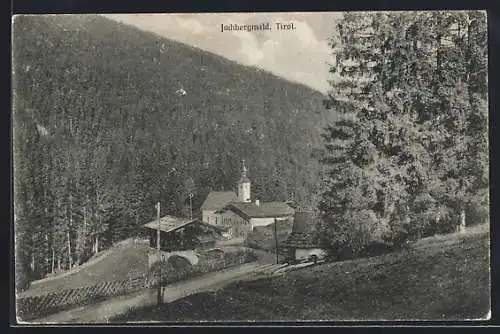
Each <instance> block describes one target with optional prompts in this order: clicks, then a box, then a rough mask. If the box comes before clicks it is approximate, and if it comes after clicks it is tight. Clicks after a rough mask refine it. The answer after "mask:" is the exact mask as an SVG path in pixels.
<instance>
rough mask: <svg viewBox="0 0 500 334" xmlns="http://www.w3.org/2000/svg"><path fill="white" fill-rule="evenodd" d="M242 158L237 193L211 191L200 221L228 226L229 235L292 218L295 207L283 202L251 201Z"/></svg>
mask: <svg viewBox="0 0 500 334" xmlns="http://www.w3.org/2000/svg"><path fill="white" fill-rule="evenodd" d="M247 173H248V169H247V168H246V166H245V161H244V160H243V166H242V170H241V177H240V179H239V181H238V184H237V189H238V193H237V194H234V192H210V193H209V194H208V196H207V199H206V200H205V202H204V203H203V205H202V207H201V210H202V217H203V218H202V220H203V221H204V222H206V223H209V224H213V225H218V226H220V227H223V228H226V229H229V232H228V235H230V236H231V237H245V236H246V235H247V234H248V233H250V232H251V231H253V229H254V228H255V227H257V226H267V225H269V224H272V223H273V222H274V221H275V220H278V221H279V220H288V219H290V218H292V219H293V215H294V209H293V208H292V207H291V206H290V205H289V204H288V203H285V202H260V200H258V199H254V200H253V201H252V196H251V181H250V179H249V178H248V175H247Z"/></svg>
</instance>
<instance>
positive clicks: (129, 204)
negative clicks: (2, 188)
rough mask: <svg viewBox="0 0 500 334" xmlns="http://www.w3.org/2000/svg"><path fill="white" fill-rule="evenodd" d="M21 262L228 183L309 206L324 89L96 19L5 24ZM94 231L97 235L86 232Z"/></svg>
mask: <svg viewBox="0 0 500 334" xmlns="http://www.w3.org/2000/svg"><path fill="white" fill-rule="evenodd" d="M13 33H14V34H13V36H14V44H13V45H14V46H13V55H14V64H13V67H14V78H13V79H14V81H13V88H14V99H13V100H14V106H13V108H14V112H13V129H14V130H13V131H14V132H13V137H14V138H13V145H14V146H13V150H14V167H15V170H14V181H15V185H14V187H15V193H14V197H15V215H16V216H15V219H16V236H17V238H18V239H17V246H19V247H18V254H17V255H18V257H17V259H18V261H17V265H18V269H21V268H24V269H23V270H21V271H20V272H28V271H30V270H28V269H27V268H28V267H29V265H30V264H31V267H32V268H33V266H34V269H35V271H34V272H35V273H36V276H38V277H40V276H41V275H42V274H43V273H46V272H50V271H52V270H53V268H57V267H58V266H59V264H60V265H61V267H62V268H66V267H67V266H68V262H73V263H75V262H76V263H80V262H82V261H84V260H85V258H86V257H87V256H89V255H90V254H91V253H92V249H93V250H94V251H95V249H96V248H102V247H103V245H104V246H106V245H107V244H109V243H111V242H113V241H116V240H119V239H121V238H124V237H126V236H128V235H129V234H130V233H131V232H132V231H135V230H136V229H135V227H136V226H137V225H138V224H142V223H145V222H147V221H148V220H149V219H151V218H152V217H153V216H154V203H155V202H156V201H160V202H161V203H162V213H163V214H167V213H169V214H182V210H183V209H184V208H185V205H186V199H187V195H188V193H189V192H194V193H195V198H194V203H193V204H194V209H195V212H196V209H197V208H198V207H199V206H200V205H201V203H202V201H203V200H204V198H205V196H206V194H207V193H208V191H209V189H210V188H213V189H222V188H224V189H226V190H227V189H233V188H234V187H235V183H236V181H237V179H238V176H239V168H240V161H241V159H246V161H247V166H248V167H249V169H250V175H249V176H250V178H251V180H252V193H253V195H254V197H255V198H260V199H261V200H263V201H266V200H285V199H289V198H290V197H291V196H292V195H293V196H294V197H295V200H296V201H297V202H298V203H300V204H309V202H311V200H313V196H312V194H313V193H314V187H315V184H316V183H317V173H318V171H319V168H320V167H319V164H318V162H317V161H316V159H314V158H311V154H312V153H313V152H314V150H315V148H318V147H321V145H322V141H321V136H320V133H321V132H322V129H323V127H324V126H325V125H326V124H327V123H328V122H331V121H332V120H333V119H334V118H335V113H334V112H332V111H326V110H324V108H323V106H322V102H323V100H324V98H325V97H324V95H322V94H321V93H319V92H317V91H314V90H312V89H310V88H307V87H305V86H303V85H299V84H295V83H291V82H288V81H286V80H284V79H281V78H279V77H276V76H274V75H272V74H270V73H267V72H265V71H262V70H259V69H256V68H251V67H245V66H242V65H239V64H237V63H235V62H232V61H229V60H227V59H224V58H222V57H219V56H216V55H214V54H211V53H208V52H205V51H202V50H199V49H195V48H192V47H189V46H187V45H184V44H181V43H177V42H174V41H171V40H168V39H165V38H161V37H159V36H156V35H154V34H152V33H146V32H143V31H140V30H138V29H136V28H133V27H130V26H127V25H124V24H121V23H117V22H114V21H111V20H108V19H106V18H103V17H100V16H78V17H77V16H72V15H67V16H60V15H58V16H44V17H41V16H24V17H17V18H16V19H15V21H14V30H13ZM96 236H99V237H96Z"/></svg>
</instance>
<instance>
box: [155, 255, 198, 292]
mask: <svg viewBox="0 0 500 334" xmlns="http://www.w3.org/2000/svg"><path fill="white" fill-rule="evenodd" d="M193 273H194V272H193V266H192V265H191V263H190V262H189V261H188V260H187V259H186V258H184V257H182V256H178V255H172V256H171V257H169V258H168V259H167V260H166V261H165V260H162V261H157V262H155V263H153V265H152V266H151V268H150V269H149V272H148V279H149V281H150V285H151V286H157V284H158V278H160V276H161V285H162V286H164V285H167V284H170V283H174V282H177V281H180V280H183V279H186V278H188V277H190V276H192V275H193ZM160 274H161V275H160Z"/></svg>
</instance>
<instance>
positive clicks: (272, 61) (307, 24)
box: [104, 12, 341, 93]
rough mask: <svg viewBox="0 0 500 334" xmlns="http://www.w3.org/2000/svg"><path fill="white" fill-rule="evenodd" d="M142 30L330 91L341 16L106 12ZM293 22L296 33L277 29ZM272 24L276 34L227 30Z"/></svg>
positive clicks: (321, 14) (322, 14)
mask: <svg viewBox="0 0 500 334" xmlns="http://www.w3.org/2000/svg"><path fill="white" fill-rule="evenodd" d="M104 16H106V17H108V18H111V19H113V20H117V21H120V22H123V23H126V24H130V25H133V26H135V27H137V28H139V29H141V30H145V31H149V32H154V33H156V34H158V35H160V36H163V37H166V38H169V39H172V40H175V41H179V42H182V43H185V44H189V45H192V46H194V47H197V48H200V49H203V50H206V51H210V52H213V53H215V54H218V55H221V56H223V57H226V58H229V59H231V60H234V61H236V62H238V63H241V64H243V65H251V66H256V67H259V68H262V69H264V70H267V71H270V72H271V73H273V74H275V75H278V76H281V77H283V78H286V79H288V80H290V81H294V82H299V83H302V84H304V85H307V86H309V87H312V88H314V89H317V90H319V91H321V92H323V93H326V92H327V91H328V87H329V86H328V79H329V74H328V69H329V66H330V64H332V63H333V56H332V50H331V48H330V46H329V45H328V40H329V38H331V37H332V35H333V34H334V33H335V20H337V19H338V18H339V17H340V16H341V14H340V13H338V12H329V13H328V12H316V13H214V14H200V13H197V14H106V15H104ZM290 22H293V24H294V26H295V29H294V30H277V29H276V23H290ZM261 23H270V24H271V26H272V29H273V30H271V31H252V32H247V31H224V32H221V24H224V25H228V24H238V25H242V24H261Z"/></svg>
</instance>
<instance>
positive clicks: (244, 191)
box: [238, 159, 250, 202]
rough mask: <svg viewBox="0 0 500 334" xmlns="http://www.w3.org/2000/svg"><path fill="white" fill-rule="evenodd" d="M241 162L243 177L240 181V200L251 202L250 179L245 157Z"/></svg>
mask: <svg viewBox="0 0 500 334" xmlns="http://www.w3.org/2000/svg"><path fill="white" fill-rule="evenodd" d="M241 163H242V168H241V178H240V180H239V181H238V200H239V201H240V202H250V179H249V178H248V176H247V172H248V169H247V167H246V166H245V159H243V160H242V161H241Z"/></svg>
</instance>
